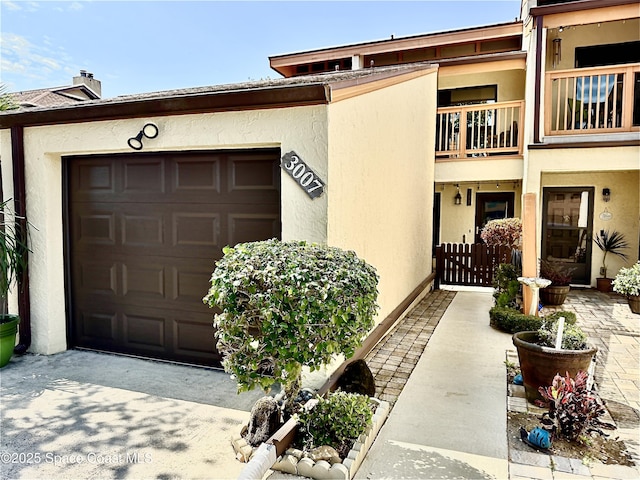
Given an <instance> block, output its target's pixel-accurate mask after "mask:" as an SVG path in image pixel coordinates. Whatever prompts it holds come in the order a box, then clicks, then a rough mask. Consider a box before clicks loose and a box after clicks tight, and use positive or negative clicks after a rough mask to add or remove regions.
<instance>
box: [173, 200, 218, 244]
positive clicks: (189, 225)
mask: <svg viewBox="0 0 640 480" xmlns="http://www.w3.org/2000/svg"><path fill="white" fill-rule="evenodd" d="M209 208H210V207H209ZM171 220H172V222H171V227H172V228H171V231H172V233H173V245H175V246H180V247H196V246H197V247H209V248H212V247H213V248H219V247H220V215H219V214H218V213H213V212H202V213H193V212H174V213H173V214H172V215H171Z"/></svg>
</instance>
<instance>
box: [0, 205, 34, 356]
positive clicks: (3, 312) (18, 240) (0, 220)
mask: <svg viewBox="0 0 640 480" xmlns="http://www.w3.org/2000/svg"><path fill="white" fill-rule="evenodd" d="M9 201H10V200H7V201H4V202H2V203H0V368H2V367H4V366H5V365H7V364H8V363H9V361H10V360H11V356H12V355H13V349H14V347H15V345H16V334H17V331H18V323H19V322H20V318H19V317H18V315H13V314H9V313H8V295H9V291H10V290H11V286H12V285H13V284H14V283H15V282H16V281H17V282H18V283H19V281H20V279H21V278H22V276H23V275H24V272H25V271H26V268H27V254H28V252H29V247H28V244H27V228H26V226H25V225H26V222H23V221H21V220H23V219H21V218H20V217H16V216H15V215H14V214H13V213H12V212H11V211H10V210H9V207H8V204H9Z"/></svg>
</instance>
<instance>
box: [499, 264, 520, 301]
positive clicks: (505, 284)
mask: <svg viewBox="0 0 640 480" xmlns="http://www.w3.org/2000/svg"><path fill="white" fill-rule="evenodd" d="M519 276H520V272H519V271H518V268H517V267H516V266H515V265H513V264H511V263H501V264H500V265H498V267H497V268H496V273H495V276H494V279H493V288H494V291H493V300H494V302H495V305H496V306H497V307H510V308H514V309H516V308H518V293H520V282H519V281H518V277H519Z"/></svg>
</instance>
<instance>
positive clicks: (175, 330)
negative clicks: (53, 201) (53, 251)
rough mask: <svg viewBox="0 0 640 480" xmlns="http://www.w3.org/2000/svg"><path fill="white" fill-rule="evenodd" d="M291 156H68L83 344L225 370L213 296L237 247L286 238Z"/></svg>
mask: <svg viewBox="0 0 640 480" xmlns="http://www.w3.org/2000/svg"><path fill="white" fill-rule="evenodd" d="M279 156H280V152H279V150H250V151H230V152H206V153H201V152H198V153H172V154H152V155H145V154H135V155H111V156H91V157H69V158H67V159H66V162H65V166H66V169H67V178H68V184H67V189H66V190H67V198H68V202H67V207H68V214H67V219H68V221H67V228H68V231H69V235H68V237H67V251H68V254H69V255H68V279H69V284H70V291H71V295H70V299H69V302H70V308H69V311H70V312H71V322H70V323H71V340H72V343H73V344H74V345H75V346H78V347H86V348H92V349H99V350H107V351H112V352H121V353H128V354H134V355H142V356H147V357H154V358H162V359H169V360H176V361H183V362H188V363H197V364H205V365H219V364H220V356H219V354H218V353H217V352H216V351H215V339H214V337H213V334H214V330H213V326H212V313H213V312H212V311H211V310H210V309H208V308H207V307H206V306H205V305H204V304H203V303H202V297H203V296H204V295H205V294H206V292H207V289H208V286H209V277H210V276H211V272H212V271H213V268H214V264H215V260H217V259H219V258H220V257H221V256H222V248H223V247H224V246H225V245H235V244H236V243H239V242H247V241H254V240H265V239H268V238H273V237H277V238H280V169H279V166H278V165H279Z"/></svg>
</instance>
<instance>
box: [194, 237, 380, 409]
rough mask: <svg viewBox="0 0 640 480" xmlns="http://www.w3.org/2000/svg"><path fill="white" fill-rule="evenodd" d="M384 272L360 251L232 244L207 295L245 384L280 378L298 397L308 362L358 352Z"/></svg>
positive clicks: (313, 365) (229, 364) (227, 356)
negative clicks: (360, 255) (357, 252)
mask: <svg viewBox="0 0 640 480" xmlns="http://www.w3.org/2000/svg"><path fill="white" fill-rule="evenodd" d="M377 286H378V276H377V274H376V271H375V269H374V268H373V267H372V266H370V265H368V264H367V263H366V262H364V261H363V260H361V259H359V258H358V257H357V256H356V254H355V253H354V252H351V251H344V250H341V249H339V248H335V247H329V246H325V245H317V244H309V243H306V242H304V241H295V242H281V241H279V240H275V239H272V240H267V241H263V242H250V243H242V244H238V245H236V246H235V247H234V248H231V247H226V248H225V249H224V257H223V258H222V259H220V261H218V263H217V265H216V268H215V270H214V272H213V274H212V276H211V288H210V289H209V293H208V294H207V295H206V296H205V297H204V299H203V300H204V302H205V303H206V304H208V305H209V306H211V307H218V308H219V309H220V310H221V312H220V313H218V314H217V315H215V319H214V326H215V327H216V329H217V331H216V337H217V339H218V342H217V348H218V351H219V352H220V353H221V354H222V355H223V358H224V359H223V366H224V369H225V371H227V372H228V373H231V374H232V375H234V376H235V378H236V381H237V383H238V390H239V391H246V390H251V389H252V388H254V387H255V386H260V387H262V388H263V389H264V390H265V391H268V390H269V389H270V387H271V386H272V385H273V384H275V383H280V384H281V385H282V386H283V387H284V389H285V393H286V395H287V397H289V398H295V393H296V392H297V390H298V389H299V386H300V377H301V373H302V367H303V366H306V367H309V368H310V369H311V370H312V371H313V370H317V369H319V368H320V367H322V366H324V365H326V364H328V363H329V362H330V361H331V360H332V359H333V358H334V356H335V355H337V354H344V355H345V356H346V357H347V358H348V357H350V356H352V355H353V353H354V352H355V350H356V349H357V348H358V347H359V346H360V345H361V342H362V340H363V338H364V336H365V335H366V334H367V332H368V331H369V330H370V329H371V328H372V327H373V317H374V315H375V313H376V311H377V308H378V305H377V296H378V289H377Z"/></svg>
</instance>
